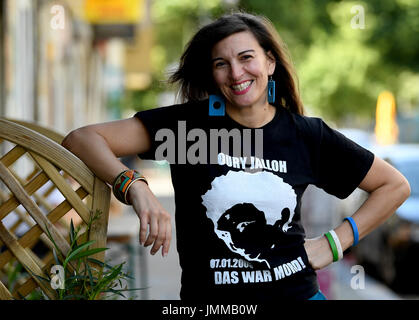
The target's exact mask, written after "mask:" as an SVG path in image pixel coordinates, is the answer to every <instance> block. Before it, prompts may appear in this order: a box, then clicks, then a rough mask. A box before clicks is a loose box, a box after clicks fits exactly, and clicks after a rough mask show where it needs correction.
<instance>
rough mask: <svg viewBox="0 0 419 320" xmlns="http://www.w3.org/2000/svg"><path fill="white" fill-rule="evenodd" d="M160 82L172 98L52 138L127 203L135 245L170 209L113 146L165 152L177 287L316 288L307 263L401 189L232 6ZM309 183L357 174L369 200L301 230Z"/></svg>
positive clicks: (322, 261) (309, 293) (267, 36)
mask: <svg viewBox="0 0 419 320" xmlns="http://www.w3.org/2000/svg"><path fill="white" fill-rule="evenodd" d="M170 80H171V81H172V82H177V83H179V84H180V93H181V95H182V98H183V99H184V101H185V103H182V104H178V105H174V106H168V107H165V108H157V109H152V110H148V111H143V112H139V113H137V114H136V115H135V116H134V117H133V118H131V119H126V120H120V121H114V122H110V123H102V124H97V125H91V126H87V127H83V128H80V129H77V130H75V131H73V132H71V133H70V134H69V135H68V136H67V137H66V138H65V140H64V142H63V145H64V146H65V147H66V148H68V149H69V150H71V151H72V152H73V153H74V154H76V155H77V156H78V157H79V158H81V159H82V160H83V161H84V162H85V163H86V164H87V165H88V166H89V167H90V168H91V169H92V170H93V171H94V172H95V173H96V174H97V175H98V176H99V177H101V178H102V179H103V180H104V181H107V182H108V183H110V184H113V190H114V193H115V194H116V196H117V197H118V198H119V199H121V201H124V202H126V203H129V204H132V206H133V208H134V210H135V212H136V213H137V215H138V216H139V219H140V243H141V244H144V246H151V254H155V253H156V252H157V251H158V250H160V249H161V251H162V254H163V256H165V255H166V254H167V253H168V250H169V246H170V241H171V236H172V234H171V225H170V215H169V214H168V213H167V211H166V210H165V209H164V208H163V207H162V206H161V205H160V203H159V202H158V201H157V200H156V198H155V196H154V195H153V193H152V192H151V191H150V189H149V188H148V185H147V183H146V180H145V178H144V177H142V176H140V174H139V173H137V172H132V171H126V170H129V168H127V167H126V166H124V165H123V164H122V163H121V162H120V161H119V160H118V159H117V157H122V156H127V155H133V154H138V155H139V156H140V157H141V158H144V159H162V158H166V159H167V160H169V161H170V162H171V175H172V182H173V187H174V190H175V203H176V214H175V217H176V230H177V249H178V252H179V258H180V264H181V267H182V289H181V298H182V299H184V300H203V299H206V301H208V299H210V300H217V299H219V300H222V301H225V300H226V299H230V300H231V299H237V300H240V301H243V300H251V301H269V300H273V301H276V300H278V299H282V298H285V299H310V298H312V299H324V296H322V295H321V293H320V292H319V286H318V282H317V278H316V273H315V270H318V269H321V268H323V267H325V266H327V265H329V264H330V263H332V262H333V261H337V260H339V259H340V258H342V253H343V251H345V250H346V249H347V248H349V247H350V246H351V245H353V244H356V242H357V241H358V240H359V239H361V238H363V237H364V236H366V235H367V234H368V233H369V232H371V231H372V230H373V229H374V228H376V227H377V226H378V225H380V224H381V223H383V222H384V221H385V220H386V219H387V218H389V217H390V216H391V215H392V214H393V213H394V212H395V210H396V208H397V207H398V206H400V205H401V204H402V203H403V201H404V200H405V199H406V198H407V197H408V196H409V193H410V188H409V184H408V182H407V181H406V179H405V178H404V177H403V176H402V175H401V174H400V173H399V172H398V171H397V170H396V169H394V168H393V167H392V166H390V165H388V164H387V163H386V162H384V161H383V160H381V159H379V158H377V157H375V156H374V155H373V154H372V153H371V152H369V151H368V150H365V149H363V148H361V147H360V146H358V145H357V144H355V143H354V142H352V141H350V140H348V139H346V138H345V137H344V136H343V135H341V134H339V133H338V132H336V131H334V130H332V129H330V128H329V127H328V126H327V125H326V124H325V123H324V122H323V121H322V120H321V119H318V118H310V117H305V116H304V115H303V106H302V103H301V101H300V98H299V95H298V92H297V89H296V85H295V82H294V78H293V72H292V69H291V65H290V63H289V61H288V59H287V55H286V50H285V47H284V45H283V44H282V43H281V41H280V39H279V36H278V35H277V33H276V31H275V29H274V28H273V27H272V25H271V23H270V22H269V21H268V20H267V19H264V18H262V17H258V16H253V15H250V14H246V13H234V14H230V15H226V16H223V17H221V18H220V19H218V20H216V21H215V22H213V23H211V24H209V25H207V26H205V27H203V28H202V29H201V30H199V31H198V32H197V33H196V35H195V36H194V37H193V38H192V40H191V41H190V43H189V44H188V46H187V48H186V50H185V52H184V54H183V56H182V58H181V61H180V65H179V68H178V70H177V71H176V72H175V73H174V74H173V75H172V77H171V79H170ZM208 96H209V97H210V98H209V99H208ZM214 133H216V134H218V136H217V135H214ZM214 136H215V137H216V139H211V138H214ZM237 136H239V137H240V138H242V140H234V137H237ZM249 137H250V138H249ZM208 138H209V139H208ZM230 138H233V143H231V139H230ZM220 140H221V142H220ZM223 140H224V141H223ZM226 141H227V142H226ZM241 141H243V144H241V143H240V142H241ZM220 145H221V148H220ZM237 145H239V146H238V147H237ZM173 148H174V149H173ZM173 150H174V152H172V151H173ZM214 150H215V151H214ZM197 154H198V155H197ZM308 184H314V185H316V186H318V187H320V188H323V189H324V190H325V191H327V192H328V193H331V194H333V195H335V196H337V197H340V198H345V197H347V196H348V195H349V194H351V193H352V191H353V190H354V189H356V188H357V187H358V186H359V187H360V188H361V189H363V190H365V191H367V192H369V198H368V200H367V201H366V202H365V203H364V204H363V205H362V206H361V208H359V210H357V211H356V212H355V213H354V215H353V216H352V217H350V219H347V220H345V221H344V222H342V224H340V225H339V226H336V228H335V229H334V230H330V232H327V233H326V234H325V235H319V237H318V238H315V239H305V237H304V230H303V228H302V226H301V222H300V206H301V197H302V194H303V192H304V190H305V189H306V187H307V185H308Z"/></svg>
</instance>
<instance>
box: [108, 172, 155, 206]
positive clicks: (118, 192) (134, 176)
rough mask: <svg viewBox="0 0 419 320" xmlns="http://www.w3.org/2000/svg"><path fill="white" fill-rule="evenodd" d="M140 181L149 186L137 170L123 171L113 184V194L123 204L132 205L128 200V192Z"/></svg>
mask: <svg viewBox="0 0 419 320" xmlns="http://www.w3.org/2000/svg"><path fill="white" fill-rule="evenodd" d="M138 180H142V181H144V182H145V183H147V184H148V182H147V180H146V179H145V178H144V176H142V175H141V174H140V173H139V172H138V171H137V170H125V171H122V172H121V173H120V174H119V175H118V176H117V177H116V178H115V181H114V182H113V185H112V192H113V194H114V195H115V198H117V199H118V200H119V201H121V202H122V203H125V204H127V205H130V204H131V203H129V202H128V200H127V195H128V190H129V188H130V187H131V185H132V184H133V183H134V182H135V181H138Z"/></svg>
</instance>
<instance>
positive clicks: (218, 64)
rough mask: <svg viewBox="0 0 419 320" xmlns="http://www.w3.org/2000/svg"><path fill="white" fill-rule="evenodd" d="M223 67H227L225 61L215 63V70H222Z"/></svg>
mask: <svg viewBox="0 0 419 320" xmlns="http://www.w3.org/2000/svg"><path fill="white" fill-rule="evenodd" d="M223 66H225V62H224V61H217V62H215V63H214V67H215V68H221V67H223Z"/></svg>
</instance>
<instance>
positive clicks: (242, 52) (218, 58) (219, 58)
mask: <svg viewBox="0 0 419 320" xmlns="http://www.w3.org/2000/svg"><path fill="white" fill-rule="evenodd" d="M250 51H252V52H255V50H253V49H248V50H244V51H241V52H239V53H238V54H237V55H238V56H240V55H242V54H244V53H246V52H250ZM217 60H223V58H221V57H217V58H214V59H212V60H211V62H214V61H217Z"/></svg>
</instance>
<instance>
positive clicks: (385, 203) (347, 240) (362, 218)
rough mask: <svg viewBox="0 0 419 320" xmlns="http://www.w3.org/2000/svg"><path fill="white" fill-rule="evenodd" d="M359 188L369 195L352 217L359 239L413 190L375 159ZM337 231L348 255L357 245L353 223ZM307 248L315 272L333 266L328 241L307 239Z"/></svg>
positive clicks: (390, 167) (399, 175)
mask: <svg viewBox="0 0 419 320" xmlns="http://www.w3.org/2000/svg"><path fill="white" fill-rule="evenodd" d="M359 188H361V189H362V190H365V191H366V192H368V193H369V196H368V199H367V200H366V201H365V202H364V203H363V205H362V206H361V207H360V208H359V209H358V210H357V211H356V212H355V213H354V214H353V215H352V218H353V219H354V221H355V223H356V225H357V227H358V232H359V239H362V238H363V237H365V236H366V235H367V234H368V233H370V232H371V231H372V230H374V229H375V228H377V227H378V226H379V225H380V224H382V223H383V222H384V221H386V220H387V219H388V218H389V217H390V216H391V215H392V214H393V213H394V212H395V211H396V209H397V208H398V207H399V206H400V205H401V204H402V203H403V202H404V201H405V200H406V199H407V198H408V197H409V195H410V186H409V182H408V181H407V180H406V178H405V177H404V176H403V175H402V174H401V173H400V172H399V171H398V170H396V169H395V168H394V167H392V166H391V165H390V164H388V163H387V162H386V161H384V160H382V159H380V158H378V157H374V161H373V164H372V166H371V168H370V170H369V171H368V173H367V175H366V176H365V177H364V179H363V180H362V182H361V184H360V185H359ZM334 231H335V232H336V234H337V236H338V237H339V240H340V243H341V245H342V250H343V251H345V250H346V249H347V248H349V247H350V246H351V245H352V243H353V241H354V234H353V231H352V227H351V225H350V223H349V222H348V221H346V220H345V222H343V223H342V224H340V225H339V226H338V227H337V228H335V229H334ZM304 246H305V248H306V251H307V256H308V258H309V262H310V264H311V265H312V267H313V268H314V269H321V268H323V267H325V266H327V265H329V264H330V263H332V262H333V255H332V251H331V249H330V246H329V243H328V240H327V239H326V237H324V236H320V237H318V238H315V239H308V240H306V242H305V244H304Z"/></svg>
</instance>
